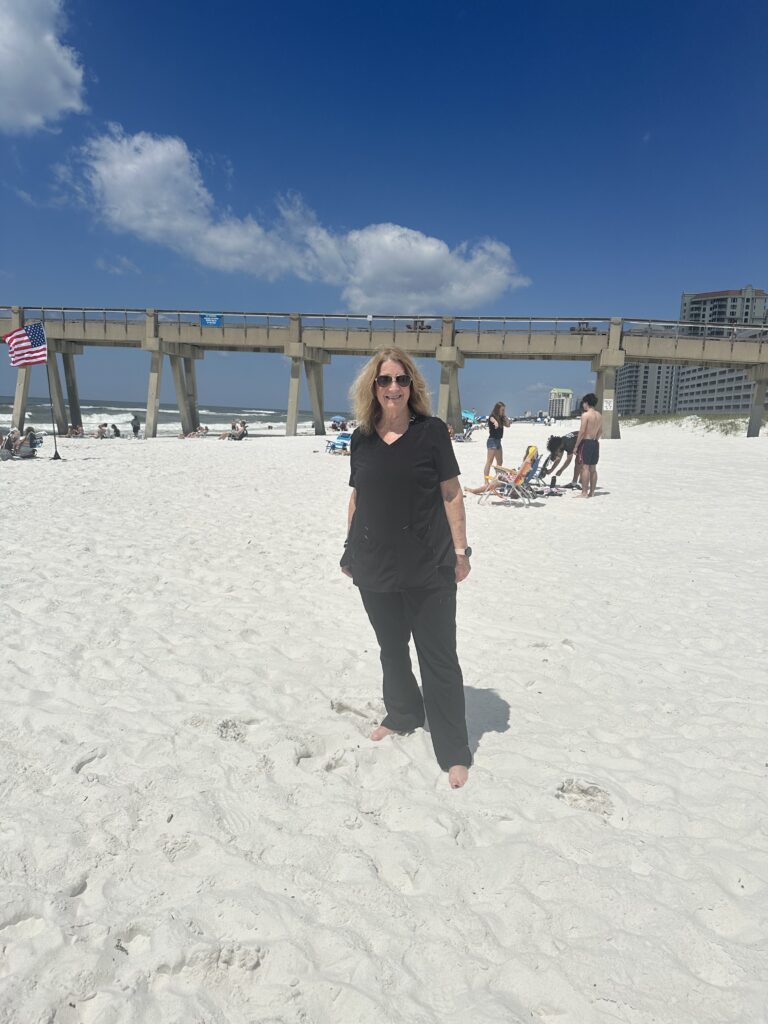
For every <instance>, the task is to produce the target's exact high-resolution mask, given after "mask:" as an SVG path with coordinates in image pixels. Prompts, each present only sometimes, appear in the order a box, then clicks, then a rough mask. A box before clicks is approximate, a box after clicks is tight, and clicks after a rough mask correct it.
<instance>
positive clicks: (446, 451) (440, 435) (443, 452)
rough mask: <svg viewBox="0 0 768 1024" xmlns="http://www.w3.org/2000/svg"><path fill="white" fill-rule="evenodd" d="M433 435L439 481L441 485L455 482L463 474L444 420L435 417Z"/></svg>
mask: <svg viewBox="0 0 768 1024" xmlns="http://www.w3.org/2000/svg"><path fill="white" fill-rule="evenodd" d="M432 433H433V447H434V453H435V465H436V467H437V475H438V479H439V481H440V483H444V482H445V481H446V480H453V478H454V477H457V476H458V475H459V474H460V473H461V470H460V469H459V464H458V462H457V461H456V455H455V454H454V451H453V442H452V441H451V435H450V434H449V433H448V427H447V426H446V425H445V423H443V421H442V420H440V419H437V417H434V418H433V420H432Z"/></svg>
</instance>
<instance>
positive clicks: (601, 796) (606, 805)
mask: <svg viewBox="0 0 768 1024" xmlns="http://www.w3.org/2000/svg"><path fill="white" fill-rule="evenodd" d="M555 796H556V797H557V799H558V800H565V802H566V803H567V804H568V806H569V807H575V808H576V809H577V810H580V811H589V812H590V813H591V814H599V815H601V816H602V817H604V818H609V817H610V816H611V815H612V814H613V801H612V800H611V798H610V796H609V795H608V794H607V793H606V792H605V790H604V789H600V787H599V786H596V785H595V784H594V783H593V782H585V781H584V780H583V779H565V780H564V781H563V782H561V783H560V785H559V786H558V787H557V792H556V793H555Z"/></svg>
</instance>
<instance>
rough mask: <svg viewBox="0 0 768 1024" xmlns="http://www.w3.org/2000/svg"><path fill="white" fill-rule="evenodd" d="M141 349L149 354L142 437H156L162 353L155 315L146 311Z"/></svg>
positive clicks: (151, 310)
mask: <svg viewBox="0 0 768 1024" xmlns="http://www.w3.org/2000/svg"><path fill="white" fill-rule="evenodd" d="M141 347H142V348H144V349H146V350H147V351H148V352H149V353H150V363H149V384H148V385H147V414H146V417H145V420H144V437H145V438H146V437H157V416H158V413H159V412H160V385H161V384H162V383H163V353H162V351H161V350H160V338H159V336H158V329H157V313H156V312H155V310H154V309H148V310H147V315H146V321H145V324H144V340H143V341H142V343H141Z"/></svg>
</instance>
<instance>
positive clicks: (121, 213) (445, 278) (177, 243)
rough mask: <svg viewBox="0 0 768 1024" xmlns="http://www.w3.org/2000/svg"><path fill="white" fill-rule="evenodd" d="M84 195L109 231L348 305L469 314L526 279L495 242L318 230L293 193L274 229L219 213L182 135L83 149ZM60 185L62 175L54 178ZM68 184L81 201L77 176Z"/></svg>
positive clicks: (378, 230)
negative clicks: (305, 285) (321, 286)
mask: <svg viewBox="0 0 768 1024" xmlns="http://www.w3.org/2000/svg"><path fill="white" fill-rule="evenodd" d="M81 158H82V173H83V175H84V177H85V182H86V190H85V193H86V197H87V199H88V201H89V202H90V203H91V204H92V205H93V206H94V207H95V209H96V211H97V212H98V214H99V216H100V217H101V219H102V220H103V221H104V222H105V223H106V224H107V225H108V226H109V227H110V228H111V229H112V230H114V231H117V232H124V233H128V234H132V235H135V236H136V237H138V238H141V239H143V240H144V241H147V242H153V243H156V244H159V245H164V246H167V247H168V248H170V249H173V250H174V251H175V252H177V253H180V254H181V255H183V256H186V257H188V258H190V259H192V260H194V261H195V262H197V263H199V264H201V265H203V266H206V267H211V268H213V269H216V270H221V271H240V272H244V273H249V274H253V275H255V276H257V277H261V278H265V279H266V280H275V279H276V278H278V277H282V276H285V275H292V276H295V277H298V278H300V279H301V280H304V281H318V282H323V283H325V284H331V285H336V286H337V287H339V288H340V289H341V295H342V297H343V299H344V301H345V302H346V303H347V305H348V306H349V308H354V309H357V310H360V311H368V310H372V311H374V312H382V313H385V312H395V313H396V312H424V313H426V312H430V311H434V312H439V311H441V310H445V309H450V310H462V309H467V308H473V307H474V308H477V307H479V306H481V305H482V304H483V303H486V302H489V301H490V300H492V299H495V298H497V297H498V296H499V295H501V294H503V293H504V292H505V291H508V290H511V289H514V288H520V287H523V286H525V285H527V284H528V283H529V281H528V279H527V278H525V277H523V276H522V275H520V274H519V273H518V272H517V268H516V266H515V263H514V260H513V259H512V254H511V253H510V250H509V248H508V246H506V245H504V244H503V243H502V242H498V241H494V240H493V239H484V240H482V241H480V242H477V243H475V244H473V245H470V244H468V243H463V244H462V245H459V246H456V247H455V248H454V249H451V248H450V247H449V246H448V245H447V243H446V242H444V241H442V240H441V239H439V238H432V237H430V236H428V235H425V234H423V233H422V232H420V231H414V230H413V229H411V228H406V227H402V226H400V225H398V224H370V225H368V226H367V227H364V228H361V229H359V230H355V231H349V232H347V233H335V232H333V231H331V230H329V229H327V228H325V227H323V226H322V225H321V224H320V223H319V221H318V220H317V217H316V216H315V214H314V213H313V212H312V211H311V210H310V209H308V208H307V207H306V206H305V205H304V203H303V202H302V200H301V198H300V197H295V196H294V197H288V198H284V199H281V200H280V201H279V202H278V204H277V217H276V219H275V222H274V224H273V225H272V226H269V227H265V226H263V225H262V224H260V223H259V222H258V221H256V220H255V219H254V218H253V217H251V216H246V217H236V216H234V215H233V214H232V213H231V212H229V211H226V210H219V209H217V207H216V204H215V202H214V199H213V196H212V195H211V194H210V192H209V191H208V190H207V188H206V187H205V184H204V182H203V178H202V174H201V172H200V167H199V164H198V161H197V160H196V158H195V157H194V156H193V154H192V153H191V152H190V151H189V149H188V148H187V146H186V144H185V142H184V141H183V140H182V139H179V138H175V137H172V136H156V135H150V134H148V133H146V132H139V133H137V134H136V135H128V134H126V133H125V132H124V131H123V130H122V129H121V128H120V127H119V126H113V127H112V128H111V130H110V131H109V132H108V133H106V134H104V135H100V136H97V137H95V138H93V139H91V140H90V141H89V142H88V143H87V144H86V146H85V147H84V148H83V150H82V153H81ZM60 177H61V178H62V180H65V179H66V177H67V175H60ZM69 183H70V187H74V189H75V191H76V192H78V194H80V195H81V196H82V188H81V186H80V184H79V182H78V178H77V176H75V177H74V178H73V177H72V175H71V174H70V175H69Z"/></svg>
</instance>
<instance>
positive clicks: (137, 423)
mask: <svg viewBox="0 0 768 1024" xmlns="http://www.w3.org/2000/svg"><path fill="white" fill-rule="evenodd" d="M131 427H132V428H133V436H134V437H138V436H139V431H140V430H141V420H140V419H139V417H138V416H137V415H136V413H134V414H133V418H132V419H131Z"/></svg>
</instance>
